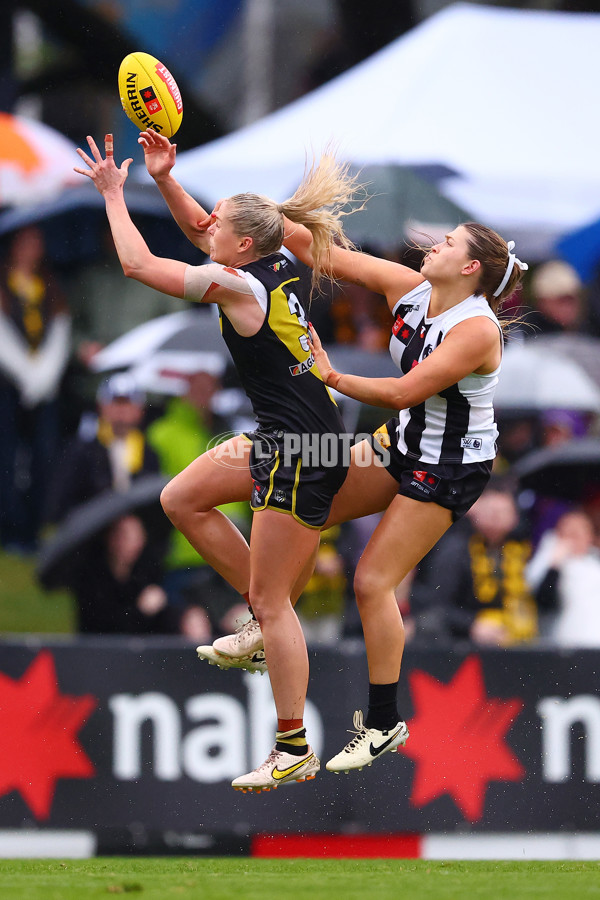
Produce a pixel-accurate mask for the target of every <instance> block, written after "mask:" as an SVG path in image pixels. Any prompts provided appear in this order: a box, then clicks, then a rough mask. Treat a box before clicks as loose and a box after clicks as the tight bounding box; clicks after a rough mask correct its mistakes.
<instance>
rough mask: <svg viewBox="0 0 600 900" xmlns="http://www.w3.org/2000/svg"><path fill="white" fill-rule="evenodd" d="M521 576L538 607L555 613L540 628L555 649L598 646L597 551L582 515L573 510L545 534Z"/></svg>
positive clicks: (599, 585)
mask: <svg viewBox="0 0 600 900" xmlns="http://www.w3.org/2000/svg"><path fill="white" fill-rule="evenodd" d="M526 576H527V580H528V583H529V585H530V587H531V590H532V591H534V592H535V596H536V600H537V602H538V605H539V606H540V608H542V609H548V610H555V614H554V616H553V617H552V618H551V620H550V622H549V627H548V628H547V629H544V630H545V631H547V635H548V637H549V639H550V641H552V642H553V643H555V644H556V645H557V646H559V647H567V648H576V647H596V648H598V647H600V551H599V550H598V548H597V547H596V546H595V544H594V528H593V525H592V522H591V520H590V518H589V516H588V515H586V513H584V512H583V511H581V510H573V511H571V512H567V513H565V514H564V515H563V516H561V518H560V519H559V520H558V522H557V524H556V527H555V528H554V529H552V530H549V531H547V532H546V534H545V535H544V537H543V538H542V540H541V542H540V545H539V547H538V549H537V551H536V553H535V555H534V556H533V558H532V559H531V561H530V563H529V564H528V566H527V570H526Z"/></svg>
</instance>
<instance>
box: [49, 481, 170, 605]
mask: <svg viewBox="0 0 600 900" xmlns="http://www.w3.org/2000/svg"><path fill="white" fill-rule="evenodd" d="M167 481H168V479H167V478H165V476H163V475H144V476H142V477H141V478H138V479H137V480H136V481H134V482H133V483H132V485H131V487H130V489H129V490H128V491H113V490H108V491H103V492H102V493H101V494H99V495H98V496H97V497H94V498H93V499H92V500H88V501H87V503H82V504H81V505H80V506H77V507H75V508H74V509H73V510H72V511H71V512H70V513H69V514H68V515H67V516H66V517H65V519H64V521H63V523H62V524H61V525H60V526H59V528H58V529H57V531H56V533H55V534H54V535H53V536H52V537H51V538H50V539H49V540H48V541H47V542H46V543H45V544H44V546H43V547H42V549H41V550H40V553H39V556H38V560H37V566H36V575H37V577H38V579H39V581H40V582H41V584H43V585H44V587H46V588H49V589H51V588H55V587H59V586H61V585H63V584H65V583H66V581H65V579H66V577H67V575H68V570H69V568H70V566H71V563H72V561H73V557H74V555H75V554H76V553H77V552H78V551H79V550H81V548H82V547H83V546H84V544H87V543H88V541H91V540H92V539H93V538H95V537H97V536H98V535H99V534H100V533H101V532H102V531H103V530H104V529H105V528H108V526H109V525H111V524H112V523H113V522H116V521H117V519H120V518H121V517H122V516H126V515H129V514H130V513H135V514H136V515H139V516H141V517H142V518H143V519H144V521H145V523H146V524H147V526H148V528H149V530H150V531H151V532H152V534H156V535H157V536H159V537H165V536H166V534H167V533H168V530H169V528H170V527H171V525H170V522H169V520H168V519H167V517H166V516H165V514H164V513H163V511H162V508H161V506H160V503H159V497H160V493H161V491H162V489H163V487H164V486H165V484H166V483H167Z"/></svg>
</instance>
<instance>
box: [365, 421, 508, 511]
mask: <svg viewBox="0 0 600 900" xmlns="http://www.w3.org/2000/svg"><path fill="white" fill-rule="evenodd" d="M397 425H398V419H397V418H394V419H390V420H389V421H388V422H386V423H385V425H382V426H381V428H378V429H377V431H376V432H375V433H374V434H373V435H371V443H372V445H373V449H374V450H375V452H376V453H377V454H378V456H379V457H380V458H381V459H382V461H384V462H386V461H387V466H386V468H387V470H388V472H389V473H390V475H391V476H392V478H395V479H396V481H397V482H398V485H399V487H398V493H399V494H402V495H403V496H404V497H412V498H413V500H420V501H421V502H422V503H437V504H438V505H439V506H443V507H444V508H445V509H449V510H450V512H451V513H452V520H453V521H454V522H456V520H457V519H460V518H461V516H464V514H465V513H466V512H467V511H468V510H469V509H470V508H471V507H472V506H473V504H474V503H475V501H476V500H478V499H479V497H480V496H481V494H482V493H483V490H484V488H485V486H486V485H487V483H488V481H489V480H490V475H491V474H492V462H493V460H491V459H486V460H483V461H482V462H474V463H426V462H421V461H420V460H415V459H411V458H410V457H409V456H406V455H405V454H404V453H401V452H400V450H398V447H397V445H396V427H397ZM382 448H384V449H385V451H387V452H386V453H385V454H384V453H383V452H382Z"/></svg>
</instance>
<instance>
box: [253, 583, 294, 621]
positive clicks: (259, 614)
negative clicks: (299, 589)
mask: <svg viewBox="0 0 600 900" xmlns="http://www.w3.org/2000/svg"><path fill="white" fill-rule="evenodd" d="M290 605H291V604H290ZM250 606H251V607H252V612H253V613H254V615H255V617H256V620H257V622H258V624H259V625H260V627H261V628H264V627H265V626H267V628H268V626H269V624H270V623H271V622H274V621H275V619H276V618H277V616H278V615H279V613H280V611H281V608H282V605H281V604H277V603H274V602H273V598H272V597H268V598H267V597H266V596H262V595H260V594H253V593H252V591H250Z"/></svg>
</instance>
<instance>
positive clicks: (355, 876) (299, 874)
mask: <svg viewBox="0 0 600 900" xmlns="http://www.w3.org/2000/svg"><path fill="white" fill-rule="evenodd" d="M467 893H468V896H469V898H471V897H481V898H486V900H503V898H506V900H509V898H511V900H521V898H536V900H537V898H543V900H554V898H557V900H558V898H561V900H571V898H577V900H579V898H582V897H600V863H598V862H429V861H427V860H333V859H332V860H324V861H321V860H305V859H291V860H262V859H246V858H219V859H207V858H202V859H190V858H185V859H175V858H164V859H163V858H157V859H155V858H136V857H133V858H127V859H120V858H106V859H93V860H86V861H75V860H64V861H59V860H0V895H1V896H2V900H17V898H18V900H21V898H23V900H38V898H40V900H42V898H43V900H79V898H88V897H108V896H113V895H120V894H131V895H133V896H139V897H144V898H148V900H150V898H156V900H159V898H161V900H163V898H164V900H168V898H169V897H173V898H182V900H186V898H192V897H194V898H202V900H234V898H235V900H239V898H240V897H243V898H251V897H257V898H261V900H275V898H285V900H307V898H309V900H338V898H343V900H365V897H373V898H377V900H392V898H394V900H398V898H399V897H402V896H407V897H408V896H411V897H414V900H459V898H460V900H464V897H465V894H467Z"/></svg>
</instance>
